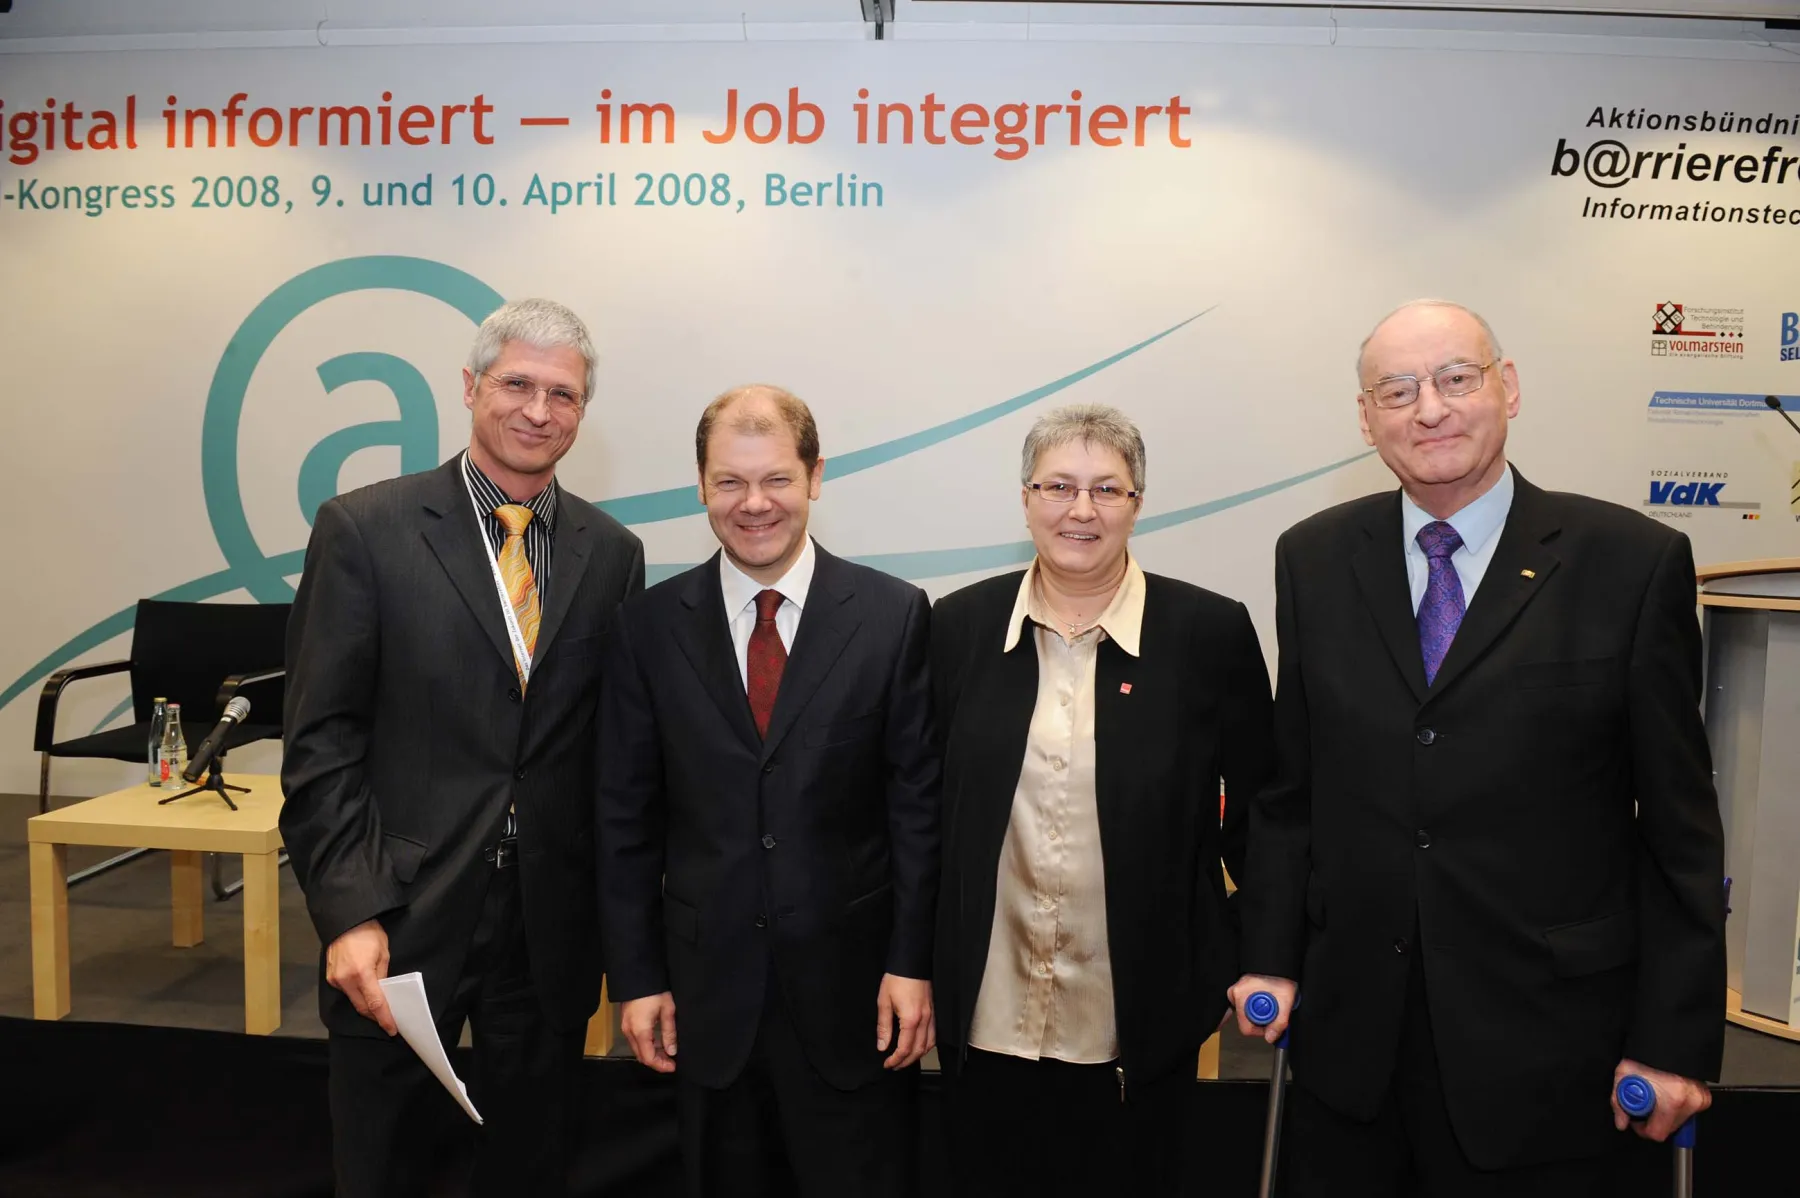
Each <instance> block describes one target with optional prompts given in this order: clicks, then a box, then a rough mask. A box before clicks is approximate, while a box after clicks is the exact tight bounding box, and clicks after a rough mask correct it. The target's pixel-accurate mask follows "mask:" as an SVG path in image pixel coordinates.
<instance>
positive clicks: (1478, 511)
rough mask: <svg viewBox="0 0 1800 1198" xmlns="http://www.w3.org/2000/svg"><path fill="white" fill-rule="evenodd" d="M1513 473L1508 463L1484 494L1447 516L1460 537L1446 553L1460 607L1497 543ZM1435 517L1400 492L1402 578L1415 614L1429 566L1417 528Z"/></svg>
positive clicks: (1509, 503)
mask: <svg viewBox="0 0 1800 1198" xmlns="http://www.w3.org/2000/svg"><path fill="white" fill-rule="evenodd" d="M1512 501H1513V472H1512V467H1511V466H1508V467H1507V468H1506V469H1505V470H1504V471H1503V472H1501V475H1500V481H1499V482H1497V483H1495V484H1494V485H1493V486H1491V487H1489V488H1488V491H1487V494H1485V495H1483V496H1482V497H1481V498H1479V499H1477V500H1475V501H1474V502H1473V503H1470V504H1469V505H1468V506H1466V507H1464V508H1463V509H1462V510H1461V511H1459V512H1457V513H1456V514H1455V515H1453V516H1451V517H1450V519H1449V521H1448V523H1449V525H1450V527H1451V528H1454V529H1455V530H1456V535H1457V536H1459V537H1461V538H1462V542H1463V543H1462V548H1460V549H1458V550H1457V551H1456V552H1455V553H1453V554H1451V555H1450V564H1451V565H1453V566H1455V567H1456V576H1457V578H1458V579H1460V580H1461V581H1462V593H1463V607H1464V608H1465V609H1467V607H1468V605H1469V604H1471V603H1473V602H1474V601H1475V588H1476V587H1478V586H1480V585H1481V578H1482V575H1484V574H1486V573H1487V568H1488V563H1489V562H1491V561H1493V560H1494V548H1495V546H1497V545H1499V544H1500V530H1501V529H1503V528H1505V527H1506V514H1507V513H1508V512H1510V511H1512ZM1436 519H1437V517H1436V516H1433V515H1432V514H1431V513H1430V512H1428V511H1426V510H1425V509H1424V508H1422V507H1420V506H1419V505H1418V504H1416V503H1414V502H1413V501H1412V498H1411V497H1410V496H1408V495H1407V493H1406V492H1405V491H1404V490H1403V491H1401V492H1400V535H1401V537H1402V538H1403V539H1404V540H1405V542H1406V581H1407V584H1408V586H1409V587H1410V588H1411V590H1412V606H1413V614H1414V615H1415V616H1416V615H1418V614H1419V600H1421V599H1423V598H1424V597H1425V582H1426V580H1427V579H1428V578H1429V577H1430V575H1431V565H1430V563H1429V562H1427V561H1426V560H1425V552H1424V550H1422V549H1420V548H1419V542H1418V536H1419V530H1420V529H1421V528H1424V527H1425V526H1426V525H1427V524H1430V523H1431V522H1432V521H1433V520H1436Z"/></svg>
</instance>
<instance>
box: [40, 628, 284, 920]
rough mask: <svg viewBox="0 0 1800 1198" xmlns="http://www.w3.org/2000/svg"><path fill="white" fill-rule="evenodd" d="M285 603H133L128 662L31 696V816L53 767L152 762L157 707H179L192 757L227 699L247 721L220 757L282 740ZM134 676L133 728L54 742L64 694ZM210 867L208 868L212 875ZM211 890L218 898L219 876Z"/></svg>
mask: <svg viewBox="0 0 1800 1198" xmlns="http://www.w3.org/2000/svg"><path fill="white" fill-rule="evenodd" d="M290 606H291V605H290V604H286V603H171V602H168V601H166V600H160V599H140V600H139V601H138V605H137V619H136V622H135V623H134V624H133V627H132V632H131V656H130V657H129V658H126V659H124V660H121V661H107V662H97V663H95V664H93V665H86V666H72V667H70V668H69V669H66V670H58V671H57V672H56V673H54V674H52V675H50V677H49V678H48V679H47V680H46V681H45V683H44V689H43V692H42V694H40V695H39V696H38V714H37V734H36V737H35V739H34V741H33V744H32V747H33V749H35V750H36V751H37V752H38V753H39V754H41V755H42V756H41V765H40V768H39V773H38V811H39V812H44V811H48V810H49V809H50V761H51V759H52V758H55V757H88V758H106V759H110V760H113V761H130V762H135V763H136V764H137V766H138V768H139V769H140V770H142V769H145V768H147V766H148V764H149V761H148V758H149V745H150V723H151V717H152V715H153V714H154V711H155V705H156V700H157V699H159V698H166V699H169V700H170V701H172V702H176V703H180V704H181V734H182V736H183V737H185V738H186V740H187V744H188V749H189V751H190V752H191V751H192V750H193V749H194V748H195V747H196V746H198V745H199V743H200V742H201V741H202V740H204V739H205V738H206V734H207V733H209V732H211V731H212V729H213V725H215V724H216V723H218V721H219V715H220V713H221V712H223V711H224V709H225V704H226V703H228V702H229V701H230V700H231V699H232V698H233V697H234V696H236V695H239V694H242V695H243V696H244V698H246V699H248V700H249V701H250V718H249V719H247V720H246V721H244V722H243V723H241V724H237V725H234V726H233V727H232V729H231V730H230V732H229V733H228V734H227V736H226V739H225V745H224V750H223V751H222V752H221V753H220V756H224V753H225V752H229V751H230V750H232V749H234V748H236V747H238V746H239V745H246V744H249V743H251V742H252V741H258V740H267V739H270V738H277V739H278V738H279V737H280V736H281V705H282V698H283V692H284V690H285V676H286V670H285V669H284V668H283V666H282V660H283V655H284V642H285V640H286V637H287V620H288V609H289V607H290ZM127 670H129V671H130V672H131V708H132V715H133V717H134V719H133V722H132V723H131V724H130V725H128V726H126V727H123V728H109V729H106V730H105V731H103V732H95V733H93V734H91V735H88V736H78V737H75V738H74V739H72V740H64V741H58V740H57V739H56V708H57V704H58V703H59V702H60V700H61V699H62V693H63V690H64V688H65V687H67V686H68V685H69V683H71V682H76V681H79V680H81V679H83V678H98V677H100V676H102V675H105V674H119V673H123V672H125V671H127ZM147 851H148V850H146V849H134V850H132V851H131V852H129V853H122V854H120V855H119V856H117V857H114V858H112V859H110V860H108V861H103V862H101V863H100V864H99V865H96V866H93V867H91V868H89V869H84V870H81V871H80V872H79V873H75V874H71V875H70V877H69V881H70V882H71V883H73V882H80V881H85V880H86V879H88V878H91V877H93V876H95V875H96V874H99V873H102V872H104V871H106V870H108V869H111V868H113V867H114V866H118V865H123V864H124V863H125V862H127V861H129V860H131V859H132V858H134V857H137V856H139V855H141V854H143V853H145V852H147ZM216 864H217V861H216V858H215V866H216ZM213 889H214V891H215V892H217V893H219V894H220V897H224V894H225V893H228V892H225V891H223V890H222V888H221V887H220V885H219V883H218V879H217V875H216V870H215V877H214V883H213Z"/></svg>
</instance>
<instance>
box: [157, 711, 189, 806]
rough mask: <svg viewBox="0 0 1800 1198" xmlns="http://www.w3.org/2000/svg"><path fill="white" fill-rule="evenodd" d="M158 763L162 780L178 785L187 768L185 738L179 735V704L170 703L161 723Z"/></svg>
mask: <svg viewBox="0 0 1800 1198" xmlns="http://www.w3.org/2000/svg"><path fill="white" fill-rule="evenodd" d="M158 756H159V758H160V760H159V762H158V765H159V767H160V773H161V775H162V780H163V781H164V782H167V783H170V784H171V785H175V786H179V785H180V784H181V771H182V770H184V769H186V768H187V740H186V738H184V737H183V736H182V735H181V704H179V703H171V704H169V706H168V714H167V715H166V717H165V719H164V723H163V738H162V752H161V753H160V754H159V755H158Z"/></svg>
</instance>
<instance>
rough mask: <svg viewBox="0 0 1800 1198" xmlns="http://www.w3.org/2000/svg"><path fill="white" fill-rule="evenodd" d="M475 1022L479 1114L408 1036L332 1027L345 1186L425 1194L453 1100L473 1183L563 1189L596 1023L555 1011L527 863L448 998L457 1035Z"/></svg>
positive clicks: (501, 881)
mask: <svg viewBox="0 0 1800 1198" xmlns="http://www.w3.org/2000/svg"><path fill="white" fill-rule="evenodd" d="M465 1019H467V1020H468V1021H469V1023H470V1025H471V1027H472V1028H473V1033H474V1044H475V1069H474V1076H473V1077H468V1076H465V1077H464V1078H463V1081H464V1083H465V1084H467V1085H468V1087H469V1098H470V1101H472V1102H473V1103H474V1104H475V1109H476V1110H478V1111H480V1112H481V1117H482V1120H483V1124H482V1126H480V1127H477V1126H475V1124H474V1123H472V1122H470V1121H469V1119H468V1117H467V1116H466V1115H464V1114H463V1113H462V1110H461V1108H460V1107H457V1106H456V1103H455V1100H454V1099H452V1098H451V1097H450V1095H449V1094H447V1093H445V1092H444V1088H443V1086H442V1085H440V1084H439V1083H438V1081H437V1079H436V1078H434V1077H432V1076H431V1074H430V1073H429V1072H428V1071H427V1070H426V1068H425V1066H424V1065H422V1064H420V1062H419V1058H418V1057H417V1056H416V1055H414V1053H413V1050H412V1049H411V1048H409V1047H408V1046H407V1044H406V1041H404V1040H402V1039H400V1038H399V1037H398V1036H396V1037H394V1038H392V1039H388V1038H387V1037H379V1036H378V1037H365V1036H342V1035H333V1036H332V1037H331V1081H330V1091H331V1134H332V1167H333V1169H334V1170H335V1172H336V1174H337V1189H338V1193H339V1194H340V1195H345V1196H346V1198H363V1196H364V1195H369V1196H371V1198H375V1196H379V1198H390V1196H394V1195H411V1194H421V1193H423V1192H424V1190H425V1187H426V1185H427V1184H428V1182H429V1180H430V1178H431V1176H432V1174H433V1173H434V1172H435V1169H434V1161H435V1159H436V1157H437V1155H438V1152H439V1150H440V1148H441V1144H440V1142H439V1140H438V1138H437V1136H436V1135H435V1133H434V1131H433V1129H434V1128H438V1127H441V1126H443V1125H444V1122H445V1113H446V1110H447V1111H448V1112H450V1113H451V1114H452V1115H453V1119H454V1120H455V1121H456V1125H457V1126H458V1127H459V1128H461V1129H466V1132H465V1133H464V1134H467V1135H469V1136H472V1137H474V1139H475V1141H476V1157H475V1175H474V1178H473V1181H472V1185H471V1190H472V1192H473V1193H475V1194H480V1195H489V1194H493V1195H537V1194H562V1193H563V1192H564V1191H565V1190H566V1188H567V1187H566V1178H567V1174H568V1157H569V1139H570V1135H569V1133H570V1128H571V1126H572V1124H573V1121H574V1117H575V1101H574V1100H575V1094H576V1090H575V1085H576V1068H577V1066H578V1065H579V1064H580V1063H581V1053H582V1044H583V1041H584V1040H585V1038H586V1037H585V1029H577V1030H575V1031H573V1032H566V1033H558V1032H553V1031H551V1029H550V1027H549V1026H548V1025H547V1024H546V1023H545V1022H544V1016H543V1010H542V1008H541V1007H540V1006H539V1003H538V994H537V987H536V986H534V985H533V984H532V980H531V969H530V961H529V959H528V957H527V955H526V949H525V926H524V920H523V914H522V911H521V909H520V900H519V870H518V867H517V866H516V865H509V866H507V867H505V868H501V869H495V870H494V871H493V874H492V876H491V877H490V879H489V881H488V891H487V896H486V898H485V899H484V900H483V903H482V909H481V916H480V918H479V920H478V921H477V922H476V925H475V934H474V937H473V939H472V940H471V942H470V945H469V955H468V958H467V960H466V962H465V963H464V965H463V975H462V977H461V978H460V979H459V980H458V981H457V983H456V987H455V989H454V990H453V991H452V992H451V994H450V998H449V1001H448V1002H447V1003H446V1004H445V1006H444V1008H443V1016H442V1021H441V1022H440V1023H439V1024H438V1035H439V1037H441V1038H442V1040H443V1042H444V1044H445V1046H446V1047H454V1046H455V1045H456V1043H457V1041H458V1040H459V1039H461V1037H462V1027H463V1021H464V1020H465Z"/></svg>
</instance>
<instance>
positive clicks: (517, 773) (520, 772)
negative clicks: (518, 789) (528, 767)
mask: <svg viewBox="0 0 1800 1198" xmlns="http://www.w3.org/2000/svg"><path fill="white" fill-rule="evenodd" d="M513 777H514V778H516V779H518V780H519V781H520V782H523V781H525V767H524V766H520V767H519V768H518V769H516V770H514V771H513Z"/></svg>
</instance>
